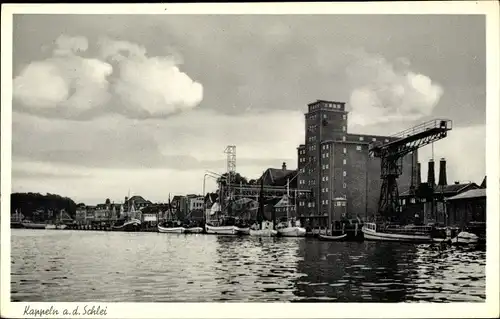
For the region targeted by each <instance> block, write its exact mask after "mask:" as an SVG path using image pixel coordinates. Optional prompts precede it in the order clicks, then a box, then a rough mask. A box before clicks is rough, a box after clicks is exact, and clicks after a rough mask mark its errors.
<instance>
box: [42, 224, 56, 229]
mask: <svg viewBox="0 0 500 319" xmlns="http://www.w3.org/2000/svg"><path fill="white" fill-rule="evenodd" d="M45 229H57V226H56V225H55V224H47V225H45Z"/></svg>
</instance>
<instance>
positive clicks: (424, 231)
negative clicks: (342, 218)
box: [361, 223, 433, 243]
mask: <svg viewBox="0 0 500 319" xmlns="http://www.w3.org/2000/svg"><path fill="white" fill-rule="evenodd" d="M432 230H433V227H432V226H416V225H398V224H390V223H388V224H383V223H365V224H364V225H363V227H362V228H361V231H362V232H363V234H364V238H365V239H367V240H379V241H401V242H419V243H422V242H432Z"/></svg>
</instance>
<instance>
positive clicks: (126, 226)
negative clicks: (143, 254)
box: [111, 218, 141, 232]
mask: <svg viewBox="0 0 500 319" xmlns="http://www.w3.org/2000/svg"><path fill="white" fill-rule="evenodd" d="M140 227H141V221H140V220H138V219H136V218H132V219H130V220H128V221H126V220H122V221H120V222H117V223H116V224H114V225H112V226H111V230H113V231H126V232H135V231H139V229H140Z"/></svg>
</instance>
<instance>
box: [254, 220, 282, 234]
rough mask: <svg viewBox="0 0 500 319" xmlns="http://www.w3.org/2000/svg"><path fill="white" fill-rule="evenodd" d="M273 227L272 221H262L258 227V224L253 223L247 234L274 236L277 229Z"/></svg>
mask: <svg viewBox="0 0 500 319" xmlns="http://www.w3.org/2000/svg"><path fill="white" fill-rule="evenodd" d="M273 228H274V227H273V222H271V221H262V224H261V228H260V229H259V227H258V225H257V224H255V225H254V226H253V227H251V228H250V231H249V235H250V236H256V237H276V236H278V231H276V230H274V229H273Z"/></svg>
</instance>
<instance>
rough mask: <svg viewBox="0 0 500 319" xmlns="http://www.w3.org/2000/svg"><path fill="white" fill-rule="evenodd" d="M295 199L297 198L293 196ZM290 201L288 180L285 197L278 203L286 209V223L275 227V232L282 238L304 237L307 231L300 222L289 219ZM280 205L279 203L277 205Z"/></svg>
mask: <svg viewBox="0 0 500 319" xmlns="http://www.w3.org/2000/svg"><path fill="white" fill-rule="evenodd" d="M295 198H297V196H295ZM289 200H290V180H288V181H287V184H286V196H284V198H283V199H282V200H281V201H280V202H281V205H282V206H285V207H286V217H287V220H288V221H287V222H281V223H279V224H278V225H277V227H276V230H277V231H278V234H279V236H283V237H306V234H307V230H306V229H305V228H304V227H302V226H301V225H300V220H295V219H294V218H292V217H290V211H289V208H290V207H291V206H292V205H290V203H289ZM278 204H280V203H278Z"/></svg>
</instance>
